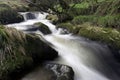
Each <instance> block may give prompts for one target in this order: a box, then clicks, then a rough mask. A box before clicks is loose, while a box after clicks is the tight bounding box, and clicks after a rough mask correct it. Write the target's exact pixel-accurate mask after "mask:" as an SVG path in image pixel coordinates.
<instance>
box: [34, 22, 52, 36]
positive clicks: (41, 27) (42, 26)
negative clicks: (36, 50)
mask: <svg viewBox="0 0 120 80" xmlns="http://www.w3.org/2000/svg"><path fill="white" fill-rule="evenodd" d="M34 25H35V26H38V30H40V31H41V32H42V33H43V34H51V31H50V29H49V28H48V27H47V26H46V25H45V24H43V23H40V22H39V23H35V24H34Z"/></svg>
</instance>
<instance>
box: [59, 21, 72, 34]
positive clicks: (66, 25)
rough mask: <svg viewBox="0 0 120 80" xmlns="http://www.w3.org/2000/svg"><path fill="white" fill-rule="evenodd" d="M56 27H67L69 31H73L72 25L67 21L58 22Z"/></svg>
mask: <svg viewBox="0 0 120 80" xmlns="http://www.w3.org/2000/svg"><path fill="white" fill-rule="evenodd" d="M57 28H64V29H67V30H68V31H69V32H73V25H72V24H71V23H69V22H67V23H60V24H58V25H57Z"/></svg>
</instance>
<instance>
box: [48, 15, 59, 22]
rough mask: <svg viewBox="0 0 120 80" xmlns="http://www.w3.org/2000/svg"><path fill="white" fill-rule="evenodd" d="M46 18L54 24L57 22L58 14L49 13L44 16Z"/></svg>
mask: <svg viewBox="0 0 120 80" xmlns="http://www.w3.org/2000/svg"><path fill="white" fill-rule="evenodd" d="M46 19H48V20H50V21H51V22H52V23H53V24H56V23H57V22H58V16H57V15H53V14H49V15H47V16H46Z"/></svg>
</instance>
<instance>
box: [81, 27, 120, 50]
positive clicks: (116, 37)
mask: <svg viewBox="0 0 120 80" xmlns="http://www.w3.org/2000/svg"><path fill="white" fill-rule="evenodd" d="M79 35H81V36H84V37H87V38H90V39H92V40H97V41H101V42H104V43H107V44H109V45H112V46H114V47H116V48H119V49H120V31H118V30H116V29H112V28H103V27H96V26H91V25H82V27H81V28H80V30H79Z"/></svg>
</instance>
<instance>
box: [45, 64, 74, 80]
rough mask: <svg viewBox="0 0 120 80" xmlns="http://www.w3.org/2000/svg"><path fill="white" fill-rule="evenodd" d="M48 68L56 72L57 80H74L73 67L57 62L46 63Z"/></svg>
mask: <svg viewBox="0 0 120 80" xmlns="http://www.w3.org/2000/svg"><path fill="white" fill-rule="evenodd" d="M45 68H46V69H50V70H51V71H53V72H54V74H55V76H56V79H55V80H73V76H74V72H73V70H72V68H71V67H69V66H66V65H61V64H55V63H47V64H45Z"/></svg>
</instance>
